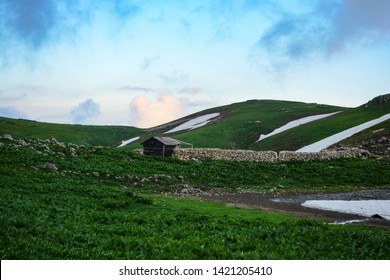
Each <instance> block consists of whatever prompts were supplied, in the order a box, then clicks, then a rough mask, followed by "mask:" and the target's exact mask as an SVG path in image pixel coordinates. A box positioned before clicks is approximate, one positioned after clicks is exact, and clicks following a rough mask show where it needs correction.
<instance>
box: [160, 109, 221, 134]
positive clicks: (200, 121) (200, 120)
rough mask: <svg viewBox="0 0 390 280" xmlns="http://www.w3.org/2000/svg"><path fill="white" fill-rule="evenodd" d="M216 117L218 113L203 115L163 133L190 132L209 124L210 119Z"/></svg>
mask: <svg viewBox="0 0 390 280" xmlns="http://www.w3.org/2000/svg"><path fill="white" fill-rule="evenodd" d="M218 116H219V113H212V114H207V115H203V116H200V117H197V118H195V119H192V120H189V121H187V122H185V123H182V124H181V125H179V126H176V127H175V128H173V129H171V130H169V131H167V132H164V134H166V133H172V132H177V131H181V130H192V129H195V128H198V127H201V126H204V125H206V124H207V123H209V122H210V120H211V119H212V118H215V117H218Z"/></svg>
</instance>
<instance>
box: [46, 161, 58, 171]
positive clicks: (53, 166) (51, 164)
mask: <svg viewBox="0 0 390 280" xmlns="http://www.w3.org/2000/svg"><path fill="white" fill-rule="evenodd" d="M45 168H46V169H49V170H50V171H53V172H57V171H58V167H57V166H55V165H54V164H53V163H50V162H46V164H45Z"/></svg>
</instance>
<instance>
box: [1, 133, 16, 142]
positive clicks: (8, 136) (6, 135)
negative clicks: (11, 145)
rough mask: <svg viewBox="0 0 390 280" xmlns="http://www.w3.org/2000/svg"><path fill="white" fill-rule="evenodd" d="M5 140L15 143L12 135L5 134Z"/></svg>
mask: <svg viewBox="0 0 390 280" xmlns="http://www.w3.org/2000/svg"><path fill="white" fill-rule="evenodd" d="M3 138H4V139H8V140H11V141H14V138H12V135H11V134H4V136H3Z"/></svg>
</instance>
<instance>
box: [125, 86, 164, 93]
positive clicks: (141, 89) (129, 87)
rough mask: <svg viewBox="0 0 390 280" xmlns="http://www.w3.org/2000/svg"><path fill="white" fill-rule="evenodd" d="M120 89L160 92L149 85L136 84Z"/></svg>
mask: <svg viewBox="0 0 390 280" xmlns="http://www.w3.org/2000/svg"><path fill="white" fill-rule="evenodd" d="M118 90H120V91H141V92H158V91H159V90H157V89H154V88H147V87H134V86H124V87H121V88H119V89H118Z"/></svg>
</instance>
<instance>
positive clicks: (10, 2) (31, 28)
mask: <svg viewBox="0 0 390 280" xmlns="http://www.w3.org/2000/svg"><path fill="white" fill-rule="evenodd" d="M0 17H3V20H5V23H3V24H4V25H5V28H6V29H7V30H8V32H9V34H7V35H10V34H12V35H14V36H16V37H17V38H18V39H19V40H21V41H24V42H25V43H26V44H28V45H30V46H32V47H34V48H38V47H40V46H41V45H42V43H43V42H44V41H45V40H47V38H48V37H49V34H50V31H51V30H52V28H53V26H54V23H55V19H56V17H57V9H56V7H55V5H54V2H53V1H51V0H35V1H30V0H17V1H15V0H4V1H3V3H2V6H1V7H0Z"/></svg>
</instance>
